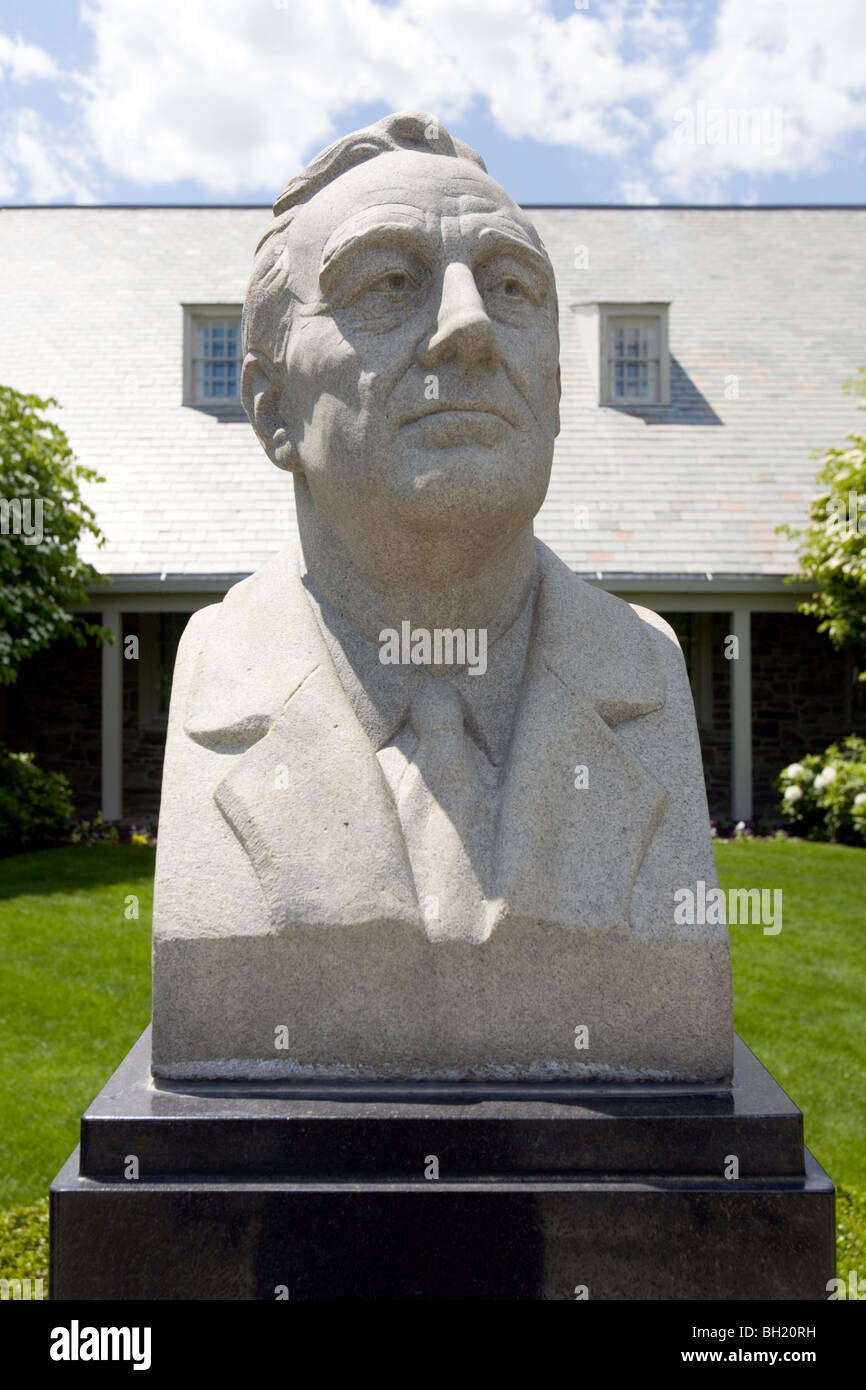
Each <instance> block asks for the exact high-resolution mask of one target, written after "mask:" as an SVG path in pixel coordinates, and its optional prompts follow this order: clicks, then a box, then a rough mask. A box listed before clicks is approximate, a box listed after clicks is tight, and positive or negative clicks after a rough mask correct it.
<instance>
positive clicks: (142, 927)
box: [0, 840, 866, 1278]
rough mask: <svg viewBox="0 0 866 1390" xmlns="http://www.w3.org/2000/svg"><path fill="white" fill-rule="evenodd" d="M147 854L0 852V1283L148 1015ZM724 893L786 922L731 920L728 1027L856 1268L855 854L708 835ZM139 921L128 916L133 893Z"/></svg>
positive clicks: (25, 1246) (862, 931)
mask: <svg viewBox="0 0 866 1390" xmlns="http://www.w3.org/2000/svg"><path fill="white" fill-rule="evenodd" d="M153 858H154V855H153V850H151V849H147V848H145V847H143V846H142V847H139V846H126V845H124V846H109V845H93V846H79V847H76V848H70V849H62V850H49V851H46V852H44V853H40V854H30V855H21V856H19V857H17V858H14V859H6V860H0V1057H2V1070H0V1275H2V1276H4V1277H6V1278H10V1277H13V1276H15V1275H17V1276H18V1277H22V1278H23V1277H26V1276H28V1275H29V1276H30V1277H39V1276H40V1275H42V1276H43V1277H45V1275H46V1274H47V1269H46V1268H45V1265H46V1262H47V1255H46V1245H45V1234H46V1224H47V1223H46V1217H45V1212H46V1197H45V1194H46V1192H47V1189H48V1185H49V1183H50V1182H51V1180H52V1178H53V1177H54V1175H55V1173H56V1172H57V1170H58V1169H59V1168H60V1166H61V1164H62V1163H63V1162H64V1160H65V1159H66V1158H67V1156H68V1155H69V1153H70V1152H71V1150H72V1149H73V1148H74V1147H75V1144H76V1143H77V1142H78V1124H79V1117H80V1115H81V1112H82V1110H83V1109H84V1108H85V1107H86V1105H87V1104H88V1102H89V1101H90V1100H92V1098H93V1097H94V1096H95V1095H96V1093H97V1091H99V1090H100V1088H101V1087H102V1085H103V1084H104V1082H105V1081H106V1080H107V1079H108V1077H109V1076H110V1075H111V1073H112V1071H113V1070H114V1069H115V1067H116V1066H117V1064H118V1062H119V1061H120V1060H121V1058H122V1057H123V1056H124V1054H125V1053H126V1052H127V1051H128V1049H129V1048H130V1046H131V1045H132V1043H133V1042H134V1041H135V1039H136V1038H137V1037H138V1035H139V1033H140V1032H141V1030H142V1028H143V1027H144V1026H145V1024H146V1023H147V1021H148V1018H149V1016H150V974H149V962H150V922H151V904H152V888H153ZM716 859H717V861H718V865H719V873H720V877H721V882H722V886H723V887H724V888H771V889H772V888H781V889H782V892H783V899H782V904H783V917H782V930H781V932H780V933H779V934H778V935H777V936H765V935H764V934H763V932H762V930H761V928H760V927H759V926H734V927H732V928H731V943H732V951H733V960H734V997H735V1014H736V1026H737V1029H738V1031H739V1032H740V1033H741V1035H742V1036H743V1038H744V1039H745V1040H746V1042H747V1043H748V1044H749V1046H750V1047H751V1048H753V1050H754V1051H755V1052H756V1053H757V1054H758V1056H759V1057H760V1058H761V1060H762V1061H763V1062H764V1063H765V1064H766V1065H767V1066H768V1067H769V1069H770V1070H771V1072H772V1073H773V1074H774V1076H775V1077H776V1078H777V1079H778V1081H779V1082H780V1083H781V1085H782V1086H783V1087H784V1088H785V1090H786V1091H787V1092H788V1093H789V1095H790V1096H791V1097H792V1098H793V1100H794V1101H795V1102H796V1103H797V1105H799V1106H800V1108H801V1109H802V1110H803V1112H804V1114H805V1127H806V1142H807V1143H808V1145H809V1147H810V1148H811V1149H812V1151H813V1152H814V1154H815V1156H816V1157H817V1158H818V1160H819V1162H820V1163H822V1164H823V1166H824V1167H825V1168H826V1169H827V1171H828V1172H829V1173H830V1175H831V1177H832V1178H833V1179H834V1180H835V1181H836V1183H837V1185H838V1188H839V1202H838V1214H839V1228H840V1229H839V1236H840V1240H839V1250H838V1254H839V1269H840V1273H845V1272H847V1270H848V1269H859V1270H860V1271H861V1273H866V1196H864V1194H866V1116H864V1097H866V851H863V850H857V849H847V848H844V847H842V846H836V845H820V844H807V843H804V842H802V841H794V840H788V841H783V840H780V841H738V842H734V843H722V842H718V843H717V848H716ZM132 895H134V896H135V897H137V899H138V910H139V915H138V918H137V919H135V918H128V917H127V916H126V912H127V910H128V899H129V897H130V896H132Z"/></svg>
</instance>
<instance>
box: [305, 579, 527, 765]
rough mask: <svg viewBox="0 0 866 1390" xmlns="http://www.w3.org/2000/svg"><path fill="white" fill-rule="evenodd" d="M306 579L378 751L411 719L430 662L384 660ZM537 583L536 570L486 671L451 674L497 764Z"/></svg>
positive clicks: (510, 721)
mask: <svg viewBox="0 0 866 1390" xmlns="http://www.w3.org/2000/svg"><path fill="white" fill-rule="evenodd" d="M303 584H304V588H305V590H306V594H307V598H308V599H309V602H310V605H311V607H312V609H313V612H314V614H315V616H316V620H317V622H318V624H319V628H320V630H321V633H322V636H323V638H324V640H325V643H326V645H327V647H328V651H329V653H330V655H331V659H332V661H333V663H334V666H335V668H336V671H337V675H338V677H339V679H340V683H341V685H342V686H343V689H344V690H345V692H346V694H347V696H348V698H349V702H350V704H351V706H352V708H353V710H354V712H355V714H356V715H357V718H358V720H359V722H360V724H361V726H362V728H363V729H364V731H365V733H366V734H367V736H368V738H369V739H370V741H371V743H372V744H373V746H374V748H375V749H376V751H377V752H378V751H379V750H380V749H381V748H384V747H385V745H386V744H388V743H390V742H391V741H392V740H393V739H394V737H395V736H396V734H397V733H398V732H399V730H400V729H401V728H402V726H403V725H404V723H405V722H406V719H407V718H408V715H409V707H410V705H411V703H412V700H413V699H414V697H415V694H416V692H417V691H418V689H419V688H420V686H421V685H422V684H423V683H424V681H425V680H426V679H428V677H429V675H430V674H431V671H430V668H429V667H426V666H412V665H408V664H407V665H383V663H382V661H381V660H380V646H379V644H378V643H377V642H375V641H373V640H372V639H371V638H369V637H366V636H365V635H364V634H363V633H361V632H359V631H358V629H357V628H355V627H353V626H352V624H351V623H349V622H348V621H347V620H346V619H345V618H343V617H342V616H341V615H340V614H338V613H337V612H335V610H334V609H333V608H331V606H330V605H329V604H328V603H327V602H326V601H325V600H324V599H323V598H322V597H321V595H319V594H317V593H316V591H315V589H314V587H313V585H312V582H311V580H310V577H309V575H308V574H305V575H304V576H303ZM537 589H538V582H537V569H536V573H535V574H534V575H533V581H532V584H531V585H530V588H529V592H528V593H527V596H526V599H525V600H524V603H523V605H522V607H521V609H520V611H519V613H518V614H517V617H516V618H515V619H514V621H513V622H512V624H511V626H510V627H508V628H506V630H505V631H504V632H502V633H500V635H499V636H498V637H497V639H496V641H495V642H493V643H491V644H490V645H489V647H488V649H487V668H486V671H485V672H484V674H480V673H479V674H471V672H470V671H469V669H468V668H467V667H463V668H461V669H460V670H459V671H458V673H457V674H455V675H454V676H451V677H448V679H450V680H452V681H453V683H454V685H455V686H456V687H457V689H458V690H459V692H460V695H461V698H462V700H463V707H464V710H465V712H466V724H467V728H468V730H469V733H470V734H471V735H472V737H473V738H474V740H475V742H476V743H477V744H478V745H479V746H480V747H481V748H482V750H483V751H484V753H485V754H486V756H487V758H488V759H489V760H490V762H491V763H493V764H494V765H497V766H498V765H499V764H500V763H502V761H503V760H504V758H505V754H506V753H507V751H508V746H509V744H510V742H511V731H512V728H513V725H514V718H515V714H516V712H517V701H518V698H519V694H520V684H521V680H522V678H523V668H524V666H525V664H526V654H527V651H528V649H529V639H530V635H531V632H532V623H533V614H534V611H535V601H536V594H537Z"/></svg>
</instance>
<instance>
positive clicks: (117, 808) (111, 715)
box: [102, 608, 123, 820]
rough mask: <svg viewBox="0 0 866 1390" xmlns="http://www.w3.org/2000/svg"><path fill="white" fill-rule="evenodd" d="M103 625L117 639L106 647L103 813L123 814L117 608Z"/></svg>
mask: <svg viewBox="0 0 866 1390" xmlns="http://www.w3.org/2000/svg"><path fill="white" fill-rule="evenodd" d="M102 624H103V626H104V627H107V628H108V630H109V632H111V633H112V634H113V636H114V641H113V642H106V643H105V644H104V645H103V648H102V814H103V816H104V817H105V819H106V820H119V819H120V817H121V815H122V814H123V623H122V614H121V612H120V610H119V609H117V608H106V609H104V610H103V613H102Z"/></svg>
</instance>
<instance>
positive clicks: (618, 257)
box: [0, 207, 866, 578]
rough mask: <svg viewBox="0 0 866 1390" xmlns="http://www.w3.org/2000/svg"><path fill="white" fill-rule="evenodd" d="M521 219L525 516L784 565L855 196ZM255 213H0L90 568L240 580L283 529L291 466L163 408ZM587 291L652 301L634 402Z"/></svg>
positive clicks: (662, 556)
mask: <svg viewBox="0 0 866 1390" xmlns="http://www.w3.org/2000/svg"><path fill="white" fill-rule="evenodd" d="M530 215H531V217H532V218H533V220H534V221H535V224H536V226H537V227H538V230H539V232H540V234H541V236H542V238H543V240H544V242H545V244H546V246H547V248H548V251H549V253H550V256H551V259H552V261H553V265H554V268H555V271H556V277H557V283H558V287H559V297H560V327H561V336H562V378H563V403H562V432H561V435H560V438H559V440H558V444H557V450H556V458H555V462H554V469H553V478H552V481H551V486H550V492H549V495H548V498H547V501H546V503H545V505H544V508H543V510H542V512H541V513H540V515H539V518H538V520H537V532H538V534H539V535H540V536H541V538H542V539H543V540H545V541H546V542H547V543H548V544H549V545H551V546H552V547H553V549H554V550H555V551H556V552H557V553H558V554H559V555H560V556H561V557H562V558H563V559H564V560H565V561H566V562H567V563H568V564H570V565H571V566H572V567H573V568H574V569H576V570H578V571H580V572H589V573H596V572H601V573H602V574H603V575H604V576H606V577H608V576H613V575H620V576H621V575H639V576H643V575H646V576H654V575H655V576H659V575H698V574H704V573H705V572H706V571H711V572H712V573H713V574H714V575H716V576H721V575H746V576H760V575H778V574H782V573H786V572H790V570H791V569H792V568H793V562H792V557H793V547H792V544H791V542H789V541H788V540H787V539H786V538H785V537H783V536H779V535H776V533H775V527H776V525H777V524H778V523H779V522H781V521H785V520H788V521H792V522H795V523H797V522H800V521H801V520H802V519H803V518H804V517H805V515H806V511H807V507H808V501H809V498H810V496H811V495H812V493H813V492H814V491H815V487H814V476H815V472H816V468H817V464H816V462H815V460H814V459H813V458H812V457H811V456H810V455H811V450H812V449H814V448H816V447H819V446H826V445H830V444H841V443H842V442H843V439H844V436H845V435H846V434H847V433H849V432H850V431H851V430H853V429H855V428H857V427H858V426H859V427H860V428H861V429H862V428H863V418H862V416H858V413H857V411H856V409H855V407H854V403H853V401H852V400H851V398H849V397H847V396H845V395H843V393H842V391H841V384H842V382H843V380H844V379H845V378H846V377H850V376H852V375H853V374H854V372H855V371H856V368H857V367H858V366H859V365H860V364H863V363H866V321H864V315H863V306H864V304H866V210H859V209H854V208H849V209H839V208H785V209H707V208H670V209H662V208H646V209H639V208H581V207H574V208H562V207H557V208H534V209H531V210H530ZM269 216H270V213H269V210H268V209H267V208H207V207H194V208H157V207H152V208H13V209H6V210H4V211H2V212H0V305H2V320H0V321H2V328H0V382H3V383H4V384H7V385H11V386H14V387H16V388H18V389H20V390H25V391H31V392H35V393H37V394H50V395H54V396H56V397H57V398H58V400H59V401H60V402H61V404H62V407H63V409H62V411H60V412H59V414H58V419H59V420H60V422H61V423H62V425H63V427H64V429H65V430H66V432H67V434H68V435H69V438H70V440H71V442H72V445H73V447H74V449H75V451H76V453H77V455H78V457H79V458H80V459H81V461H82V462H84V463H87V464H89V465H91V466H93V467H95V468H97V469H98V470H99V471H100V472H101V473H102V474H103V475H104V476H105V478H106V479H107V481H106V482H105V483H104V484H101V485H99V486H98V487H93V488H90V489H89V490H88V496H89V499H90V500H91V502H92V504H93V505H94V506H95V508H96V511H97V515H98V519H99V522H100V524H101V526H102V527H103V529H104V531H105V532H106V533H107V536H108V543H107V545H106V546H105V547H104V549H103V550H101V551H99V552H96V553H95V554H94V553H93V552H91V553H90V554H89V558H93V559H95V562H96V563H97V564H98V565H99V567H100V568H101V569H103V570H104V571H106V572H108V573H112V574H117V575H154V576H157V578H158V577H159V576H160V575H163V574H165V575H167V576H172V575H177V576H180V575H187V576H193V575H220V576H223V575H231V576H236V575H239V574H245V573H248V572H249V571H251V570H253V569H256V568H258V567H259V566H260V565H261V564H263V563H264V561H265V560H266V559H267V558H268V557H269V556H270V555H271V554H273V553H274V551H275V550H277V549H279V548H281V547H283V546H284V545H285V544H286V542H287V541H288V539H289V537H290V535H291V533H292V529H293V527H294V520H293V508H292V486H291V480H290V478H289V476H288V475H286V474H283V473H280V472H278V471H277V470H276V469H275V468H273V467H272V465H271V464H270V463H269V462H268V460H267V459H266V457H265V455H264V453H263V451H262V450H261V448H260V446H259V444H258V442H257V441H256V439H255V437H254V436H253V434H252V431H251V429H250V426H249V425H248V424H247V423H246V422H245V421H241V422H233V423H227V422H221V421H218V420H216V419H215V418H213V417H212V416H209V415H205V414H203V413H200V412H198V411H196V410H193V409H190V408H188V407H184V406H183V405H182V404H181V394H182V310H181V307H180V306H181V304H183V303H185V302H189V303H196V302H201V303H240V302H241V300H242V298H243V294H244V288H245V285H246V281H247V277H248V274H249V269H250V263H251V258H252V252H253V248H254V246H255V243H256V241H257V239H258V236H259V235H260V233H261V231H262V230H263V229H264V227H265V226H266V225H267V223H268V220H269ZM578 247H585V248H587V250H586V252H585V253H580V254H578V255H576V254H575V253H576V248H578ZM587 259H588V265H585V266H584V268H581V264H582V263H583V262H585V261H586V260H587ZM576 262H577V264H576ZM598 300H601V301H605V300H620V301H635V302H644V301H667V300H669V301H670V302H671V309H670V348H671V354H672V359H673V369H672V403H671V406H670V408H669V409H666V410H662V411H657V412H655V415H654V416H653V418H652V419H650V417H649V415H646V416H645V417H641V416H638V415H632V414H629V413H626V412H624V411H621V410H616V409H609V408H605V407H600V406H599V405H598V404H597V403H596V397H595V389H594V387H593V384H592V380H591V377H590V371H589V365H588V362H587V359H586V356H585V353H584V348H583V346H582V343H581V339H580V337H579V333H578V323H577V320H578V315H577V313H576V312H575V309H574V306H575V305H577V304H582V303H588V302H593V301H598ZM730 376H736V377H737V379H738V386H739V398H738V399H726V396H725V381H726V377H730ZM729 389H730V388H729ZM579 507H585V508H586V509H587V511H586V514H585V516H584V517H582V518H580V520H581V521H584V522H588V525H586V526H583V525H580V524H575V523H576V520H577V519H578V518H577V517H576V509H577V508H579Z"/></svg>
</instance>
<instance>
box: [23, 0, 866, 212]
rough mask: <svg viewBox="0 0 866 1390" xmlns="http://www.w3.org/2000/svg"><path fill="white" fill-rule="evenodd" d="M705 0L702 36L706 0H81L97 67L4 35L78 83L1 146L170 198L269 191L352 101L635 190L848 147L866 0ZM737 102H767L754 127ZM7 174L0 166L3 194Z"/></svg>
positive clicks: (84, 179)
mask: <svg viewBox="0 0 866 1390" xmlns="http://www.w3.org/2000/svg"><path fill="white" fill-rule="evenodd" d="M707 3H715V9H714V11H713V12H714V13H715V24H714V26H713V29H712V34H711V38H710V40H709V42H708V43H707V44H706V46H705V47H704V48H703V49H701V48H696V47H695V43H694V36H695V33H697V32H698V29H699V27H700V21H701V20H702V18H703V16H704V13H705V10H704V9H702V8H701V6H700V5H699V4H697V3H696V0H605V3H604V4H601V3H596V0H591V3H590V5H589V7H588V8H587V9H585V10H575V11H574V12H573V13H570V14H568V15H566V16H565V17H564V18H557V17H556V16H554V14H553V13H552V12H551V11H550V9H549V8H548V5H547V3H546V0H474V3H473V4H472V5H467V4H466V0H395V3H391V4H388V5H384V4H379V3H376V2H375V0H315V3H309V0H287V2H286V3H285V4H283V3H281V0H182V3H180V2H179V0H147V2H146V3H142V0H84V3H83V5H82V14H83V19H84V22H85V23H86V24H87V25H89V27H90V28H91V30H92V33H93V38H94V59H93V63H92V66H91V67H90V68H89V70H88V71H87V72H83V73H72V74H67V75H66V76H65V77H64V78H60V77H59V76H58V75H57V69H56V65H55V62H54V59H52V58H51V57H50V56H49V55H48V54H47V53H45V52H44V51H43V50H42V49H40V48H37V47H36V46H35V45H32V44H27V43H25V42H24V41H23V40H21V39H20V38H19V39H16V40H15V41H14V42H13V40H11V39H4V38H2V37H0V70H2V69H3V67H4V66H5V68H6V69H8V71H9V73H10V75H11V76H12V77H13V78H15V79H16V80H19V81H24V80H27V79H28V78H36V77H46V76H51V75H54V76H55V77H56V78H57V81H58V83H59V84H60V85H61V87H62V88H63V92H62V94H65V95H66V96H67V100H69V97H70V94H71V97H72V100H71V110H70V114H71V121H70V123H69V124H68V125H67V126H66V127H64V129H63V130H60V129H52V128H51V127H50V126H49V125H47V124H46V123H45V121H44V119H42V120H40V118H39V117H38V116H36V115H35V112H34V110H33V107H34V105H35V103H33V102H31V103H30V104H29V105H28V107H27V108H26V109H25V110H22V111H18V112H17V113H13V116H10V117H7V126H6V129H5V136H4V137H3V139H2V147H3V150H4V152H5V156H6V158H7V160H15V159H17V160H18V161H19V172H18V184H17V185H16V186H20V187H24V186H27V187H29V188H30V189H31V192H30V194H29V196H31V197H33V198H36V197H38V196H43V197H46V198H48V197H52V196H53V197H67V198H73V197H74V198H86V197H89V196H90V190H91V189H92V188H94V187H97V186H98V184H99V177H98V173H101V175H105V174H107V175H110V176H115V177H122V178H124V179H128V180H130V181H131V182H132V183H133V184H136V183H137V184H139V185H141V186H142V187H144V188H154V187H155V188H159V189H161V191H162V192H163V194H169V193H170V189H171V186H172V184H175V183H177V182H179V181H192V182H194V183H197V184H198V185H199V186H200V187H201V188H202V189H204V190H206V191H207V193H208V194H209V195H211V196H221V195H223V196H226V195H228V196H233V195H237V194H239V193H243V192H245V191H251V192H252V191H255V192H256V193H257V194H258V193H259V192H260V191H261V190H262V189H272V190H274V192H276V191H277V190H278V189H279V188H280V187H282V186H283V184H284V183H285V181H286V180H287V179H288V178H289V177H290V176H291V175H292V174H294V173H296V172H297V170H298V169H299V168H300V167H301V165H302V164H303V163H304V162H305V160H306V159H307V158H308V157H309V156H310V155H311V154H312V153H315V152H316V150H318V149H320V148H321V147H322V146H323V145H324V144H326V143H327V142H328V141H330V140H332V139H334V138H335V137H336V135H337V134H339V133H341V132H342V131H343V130H345V129H346V128H347V127H346V120H347V119H349V114H348V113H349V112H350V109H351V108H355V107H357V106H359V105H378V106H383V107H385V108H386V109H390V110H398V109H401V108H415V109H421V110H428V111H430V112H431V113H432V114H434V115H435V116H437V117H439V118H441V119H442V120H444V121H446V122H448V123H449V124H450V125H452V126H454V125H459V124H460V122H461V121H462V120H464V119H465V118H466V117H467V115H468V113H469V112H470V110H471V109H472V107H473V106H474V105H476V104H481V105H482V106H484V107H486V108H487V109H488V110H489V112H490V114H491V116H492V119H493V120H494V121H495V122H496V124H497V125H498V126H499V128H500V129H501V130H502V131H503V132H504V133H505V134H506V135H507V136H510V137H513V138H527V137H528V138H531V139H533V140H536V141H538V142H540V143H542V144H548V145H550V144H553V145H562V146H565V147H571V148H574V149H579V150H581V151H583V152H585V153H589V154H594V155H597V156H600V157H602V158H603V159H605V160H606V161H608V163H609V164H610V165H611V169H612V174H613V176H614V177H617V178H618V179H619V186H620V189H621V191H622V195H623V197H625V198H626V199H627V200H635V199H639V200H640V201H656V200H657V198H658V196H659V195H661V196H662V197H664V198H675V199H679V198H682V199H686V200H688V201H701V200H704V199H707V200H712V201H724V200H725V198H726V197H730V196H731V188H732V186H734V180H737V181H738V183H739V182H741V180H742V176H743V175H746V176H747V177H748V181H749V186H750V187H752V188H756V187H757V188H759V187H760V182H761V179H762V177H764V176H766V175H769V174H778V173H780V172H781V173H785V172H787V173H798V172H809V171H820V170H821V169H822V168H824V167H826V165H827V163H828V161H829V160H830V159H831V158H832V157H833V156H834V155H835V156H838V155H839V154H840V152H842V151H843V150H844V153H845V156H846V158H849V159H851V160H852V161H853V156H851V155H850V150H849V147H846V144H845V142H846V141H850V138H851V137H852V136H853V135H855V134H857V133H858V132H862V130H863V129H864V126H866V94H864V88H863V73H864V72H866V13H864V10H863V4H862V0H824V3H822V4H819V5H816V4H815V3H814V0H717V3H716V2H715V0H707ZM719 112H721V113H722V116H721V120H722V125H723V127H724V129H723V131H722V134H723V135H724V138H723V139H720V138H718V136H719V128H718V119H717V116H718V113H719ZM738 112H741V113H742V112H745V113H749V112H751V113H753V116H754V120H755V122H757V124H756V126H755V129H756V130H757V131H758V139H757V140H755V141H754V142H753V141H752V139H751V126H750V125H749V123H748V116H743V117H740V116H738V115H737V113H738ZM713 113H716V115H713ZM762 113H764V114H763V116H762ZM687 117H690V119H691V121H692V131H691V135H690V134H689V131H688V129H685V127H686V126H687V124H688V121H687V119H686V118H687ZM708 119H709V121H710V124H709V125H708ZM762 120H763V122H764V125H763V126H761V121H762ZM713 121H715V125H713V124H712V122H713ZM731 132H733V137H734V138H733V139H732V138H729V136H730V134H731ZM762 132H763V134H762ZM482 153H483V151H482ZM617 166H619V167H617ZM647 171H649V173H648V176H646V177H645V175H647ZM12 177H13V175H12V173H10V172H9V170H8V169H7V171H6V172H5V173H3V172H2V171H0V192H2V191H3V186H4V184H5V186H6V188H7V189H8V186H9V184H10V180H11V179H12ZM52 188H55V189H60V190H61V192H59V193H55V194H53V195H52V194H50V193H49V192H47V190H49V189H52ZM37 189H39V190H42V193H41V194H37V192H36V190H37ZM651 190H652V191H651ZM7 196H8V194H7ZM17 196H23V195H22V194H20V193H19V194H17Z"/></svg>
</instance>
